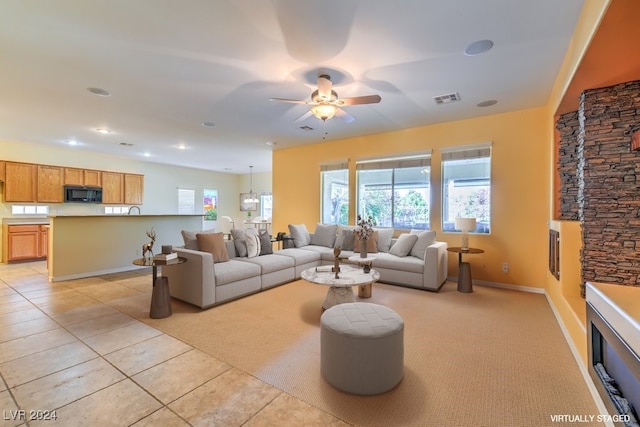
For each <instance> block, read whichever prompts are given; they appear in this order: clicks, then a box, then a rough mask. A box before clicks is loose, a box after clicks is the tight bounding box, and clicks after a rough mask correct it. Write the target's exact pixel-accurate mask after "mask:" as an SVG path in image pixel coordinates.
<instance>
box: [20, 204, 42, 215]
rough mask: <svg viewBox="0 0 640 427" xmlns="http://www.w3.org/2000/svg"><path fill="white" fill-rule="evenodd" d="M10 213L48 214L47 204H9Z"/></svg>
mask: <svg viewBox="0 0 640 427" xmlns="http://www.w3.org/2000/svg"><path fill="white" fill-rule="evenodd" d="M11 214H12V215H48V214H49V206H48V205H11Z"/></svg>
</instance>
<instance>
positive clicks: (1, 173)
mask: <svg viewBox="0 0 640 427" xmlns="http://www.w3.org/2000/svg"><path fill="white" fill-rule="evenodd" d="M4 163H5V162H2V161H0V182H4Z"/></svg>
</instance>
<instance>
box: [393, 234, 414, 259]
mask: <svg viewBox="0 0 640 427" xmlns="http://www.w3.org/2000/svg"><path fill="white" fill-rule="evenodd" d="M417 241H418V236H416V235H415V234H409V233H402V234H401V235H400V236H398V240H396V242H395V243H394V244H393V245H392V246H391V249H389V253H390V254H391V255H395V256H399V257H405V256H407V255H409V252H411V249H413V245H415V243H416V242H417Z"/></svg>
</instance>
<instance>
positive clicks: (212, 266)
mask: <svg viewBox="0 0 640 427" xmlns="http://www.w3.org/2000/svg"><path fill="white" fill-rule="evenodd" d="M289 229H290V233H291V235H292V237H293V241H294V243H295V247H292V248H286V249H281V250H277V251H275V252H273V253H265V254H263V255H259V256H255V254H248V255H249V256H246V250H245V246H242V245H243V244H244V243H243V242H242V241H241V240H237V239H236V240H235V241H234V240H231V241H224V247H225V249H226V255H228V260H225V259H224V257H223V259H222V260H219V262H214V259H216V258H220V254H219V252H220V251H217V253H216V252H215V251H212V252H214V253H211V252H207V251H203V250H199V249H189V248H186V247H174V248H173V249H174V251H176V252H177V253H178V255H179V256H181V257H184V258H186V259H187V262H186V263H183V264H177V265H173V266H171V267H168V268H165V269H164V270H163V271H162V274H163V275H164V276H166V277H168V278H169V287H170V292H171V296H172V297H174V298H176V299H179V300H181V301H185V302H187V303H190V304H193V305H195V306H198V307H201V308H208V307H212V306H215V305H218V304H221V303H224V302H227V301H230V300H233V299H236V298H240V297H243V296H246V295H250V294H252V293H256V292H260V291H262V290H265V289H268V288H271V287H274V286H277V285H281V284H284V283H288V282H291V281H294V280H297V279H300V276H301V274H302V272H303V271H304V270H305V269H307V268H310V267H316V266H319V265H333V263H334V253H333V247H334V246H338V245H339V246H340V247H341V248H344V249H343V250H342V252H341V256H342V257H348V256H351V255H353V254H357V252H354V250H353V249H354V248H353V247H351V246H349V245H350V244H351V243H350V241H349V230H351V231H352V230H353V227H341V228H338V227H336V226H326V225H321V224H318V225H317V227H316V231H315V233H313V234H311V233H308V232H306V227H304V226H303V225H293V226H290V227H289ZM379 232H380V234H379V236H377V238H378V241H377V249H378V251H377V252H376V253H371V254H370V256H371V257H375V259H374V260H373V268H374V269H375V270H376V271H378V272H379V273H380V280H379V281H380V282H383V283H389V284H394V285H401V286H408V287H413V288H418V289H425V290H430V291H438V290H439V289H440V287H441V286H442V284H443V283H444V282H445V281H446V278H447V251H446V250H447V244H446V242H438V241H435V233H434V232H421V231H418V230H412V234H413V235H415V236H411V237H407V236H408V235H409V233H406V235H400V236H399V238H393V237H392V236H393V230H392V229H379ZM418 236H419V237H418ZM418 239H419V240H418ZM185 242H186V239H185ZM396 245H397V246H396ZM187 246H189V245H187ZM191 247H193V246H191ZM414 249H415V250H414ZM267 252H271V250H270V249H269V251H267ZM239 255H245V256H239Z"/></svg>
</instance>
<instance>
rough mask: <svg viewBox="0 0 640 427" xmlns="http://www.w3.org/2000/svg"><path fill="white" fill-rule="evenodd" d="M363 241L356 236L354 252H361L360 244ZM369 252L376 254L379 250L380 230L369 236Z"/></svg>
mask: <svg viewBox="0 0 640 427" xmlns="http://www.w3.org/2000/svg"><path fill="white" fill-rule="evenodd" d="M361 243H362V241H361V240H360V239H358V238H357V237H356V239H355V242H354V245H353V251H354V252H360V244H361ZM366 244H367V253H370V254H374V253H376V252H378V232H377V231H374V232H373V233H372V234H371V237H369V238H368V239H367V243H366Z"/></svg>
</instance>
